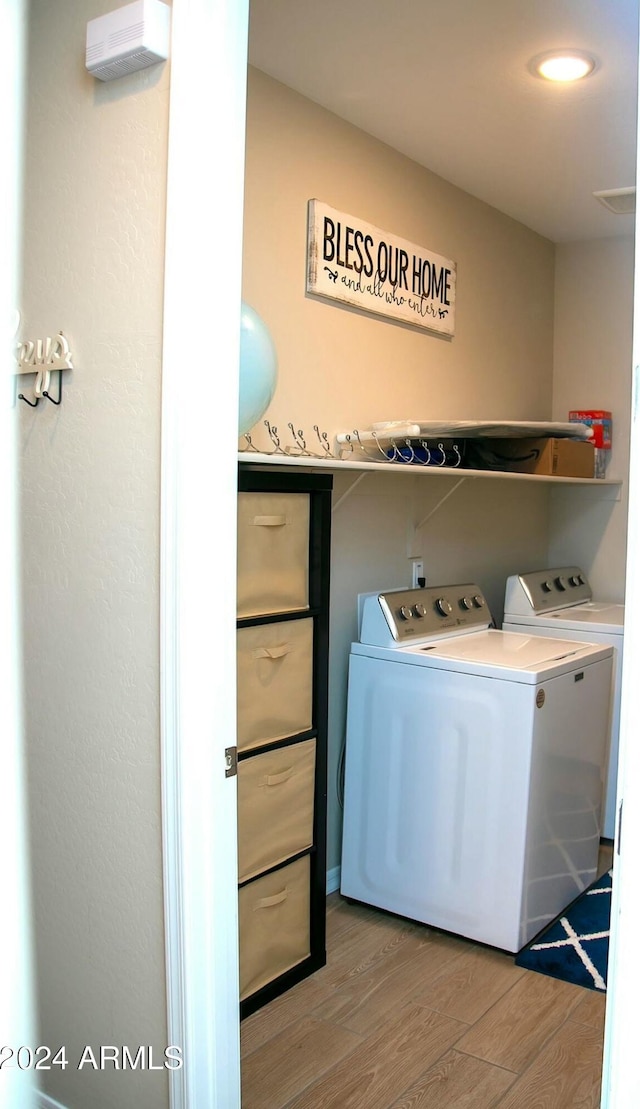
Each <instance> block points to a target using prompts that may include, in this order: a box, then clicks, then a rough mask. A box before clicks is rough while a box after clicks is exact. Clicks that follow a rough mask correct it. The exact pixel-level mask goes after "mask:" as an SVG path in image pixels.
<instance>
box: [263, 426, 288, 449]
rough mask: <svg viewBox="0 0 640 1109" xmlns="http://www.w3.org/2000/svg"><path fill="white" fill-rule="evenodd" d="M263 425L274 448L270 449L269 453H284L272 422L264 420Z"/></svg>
mask: <svg viewBox="0 0 640 1109" xmlns="http://www.w3.org/2000/svg"><path fill="white" fill-rule="evenodd" d="M264 426H265V427H266V429H267V431H268V432H269V438H270V439H271V442H272V443H273V446H274V449H273V450H272V451H271V454H284V451H283V449H282V447H281V446H280V438H279V436H278V429H277V427H275V426H274V425H273V424H270V423H269V421H268V420H265V421H264Z"/></svg>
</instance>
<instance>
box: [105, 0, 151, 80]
mask: <svg viewBox="0 0 640 1109" xmlns="http://www.w3.org/2000/svg"><path fill="white" fill-rule="evenodd" d="M170 17H171V9H170V7H169V5H168V4H165V3H163V2H162V0H135V3H133V4H127V5H126V6H125V7H124V8H118V10H117V11H115V12H109V13H108V15H101V16H99V17H98V19H92V20H91V21H90V22H89V23H87V48H86V66H87V69H88V70H89V73H90V74H91V75H92V76H93V77H97V78H98V80H99V81H112V80H113V79H114V78H115V77H124V76H125V74H127V73H134V72H135V71H136V70H138V69H146V68H147V66H150V65H155V64H156V62H164V61H166V59H167V58H168V57H169V34H170Z"/></svg>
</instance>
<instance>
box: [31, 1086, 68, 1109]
mask: <svg viewBox="0 0 640 1109" xmlns="http://www.w3.org/2000/svg"><path fill="white" fill-rule="evenodd" d="M37 1106H38V1109H66V1106H65V1105H63V1104H62V1102H61V1101H56V1100H55V1098H53V1097H49V1095H48V1094H43V1093H42V1090H38V1101H37Z"/></svg>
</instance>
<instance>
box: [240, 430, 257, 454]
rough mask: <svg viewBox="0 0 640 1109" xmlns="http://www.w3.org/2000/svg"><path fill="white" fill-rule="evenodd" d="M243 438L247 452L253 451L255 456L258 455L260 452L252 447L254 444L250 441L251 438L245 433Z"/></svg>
mask: <svg viewBox="0 0 640 1109" xmlns="http://www.w3.org/2000/svg"><path fill="white" fill-rule="evenodd" d="M244 437H245V439H246V440H247V450H248V451H255V452H256V454H260V451H259V450H258V448H257V447H256V446H254V444H253V442H252V440H251V436H250V435H249V433H248V432H246V431H245V433H244Z"/></svg>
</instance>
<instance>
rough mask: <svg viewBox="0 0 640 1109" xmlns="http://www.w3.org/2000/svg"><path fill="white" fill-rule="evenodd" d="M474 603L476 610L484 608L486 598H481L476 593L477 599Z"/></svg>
mask: <svg viewBox="0 0 640 1109" xmlns="http://www.w3.org/2000/svg"><path fill="white" fill-rule="evenodd" d="M473 603H474V605H475V606H476V608H484V597H481V596H480V594H479V593H476V595H475V597H474V598H473Z"/></svg>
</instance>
